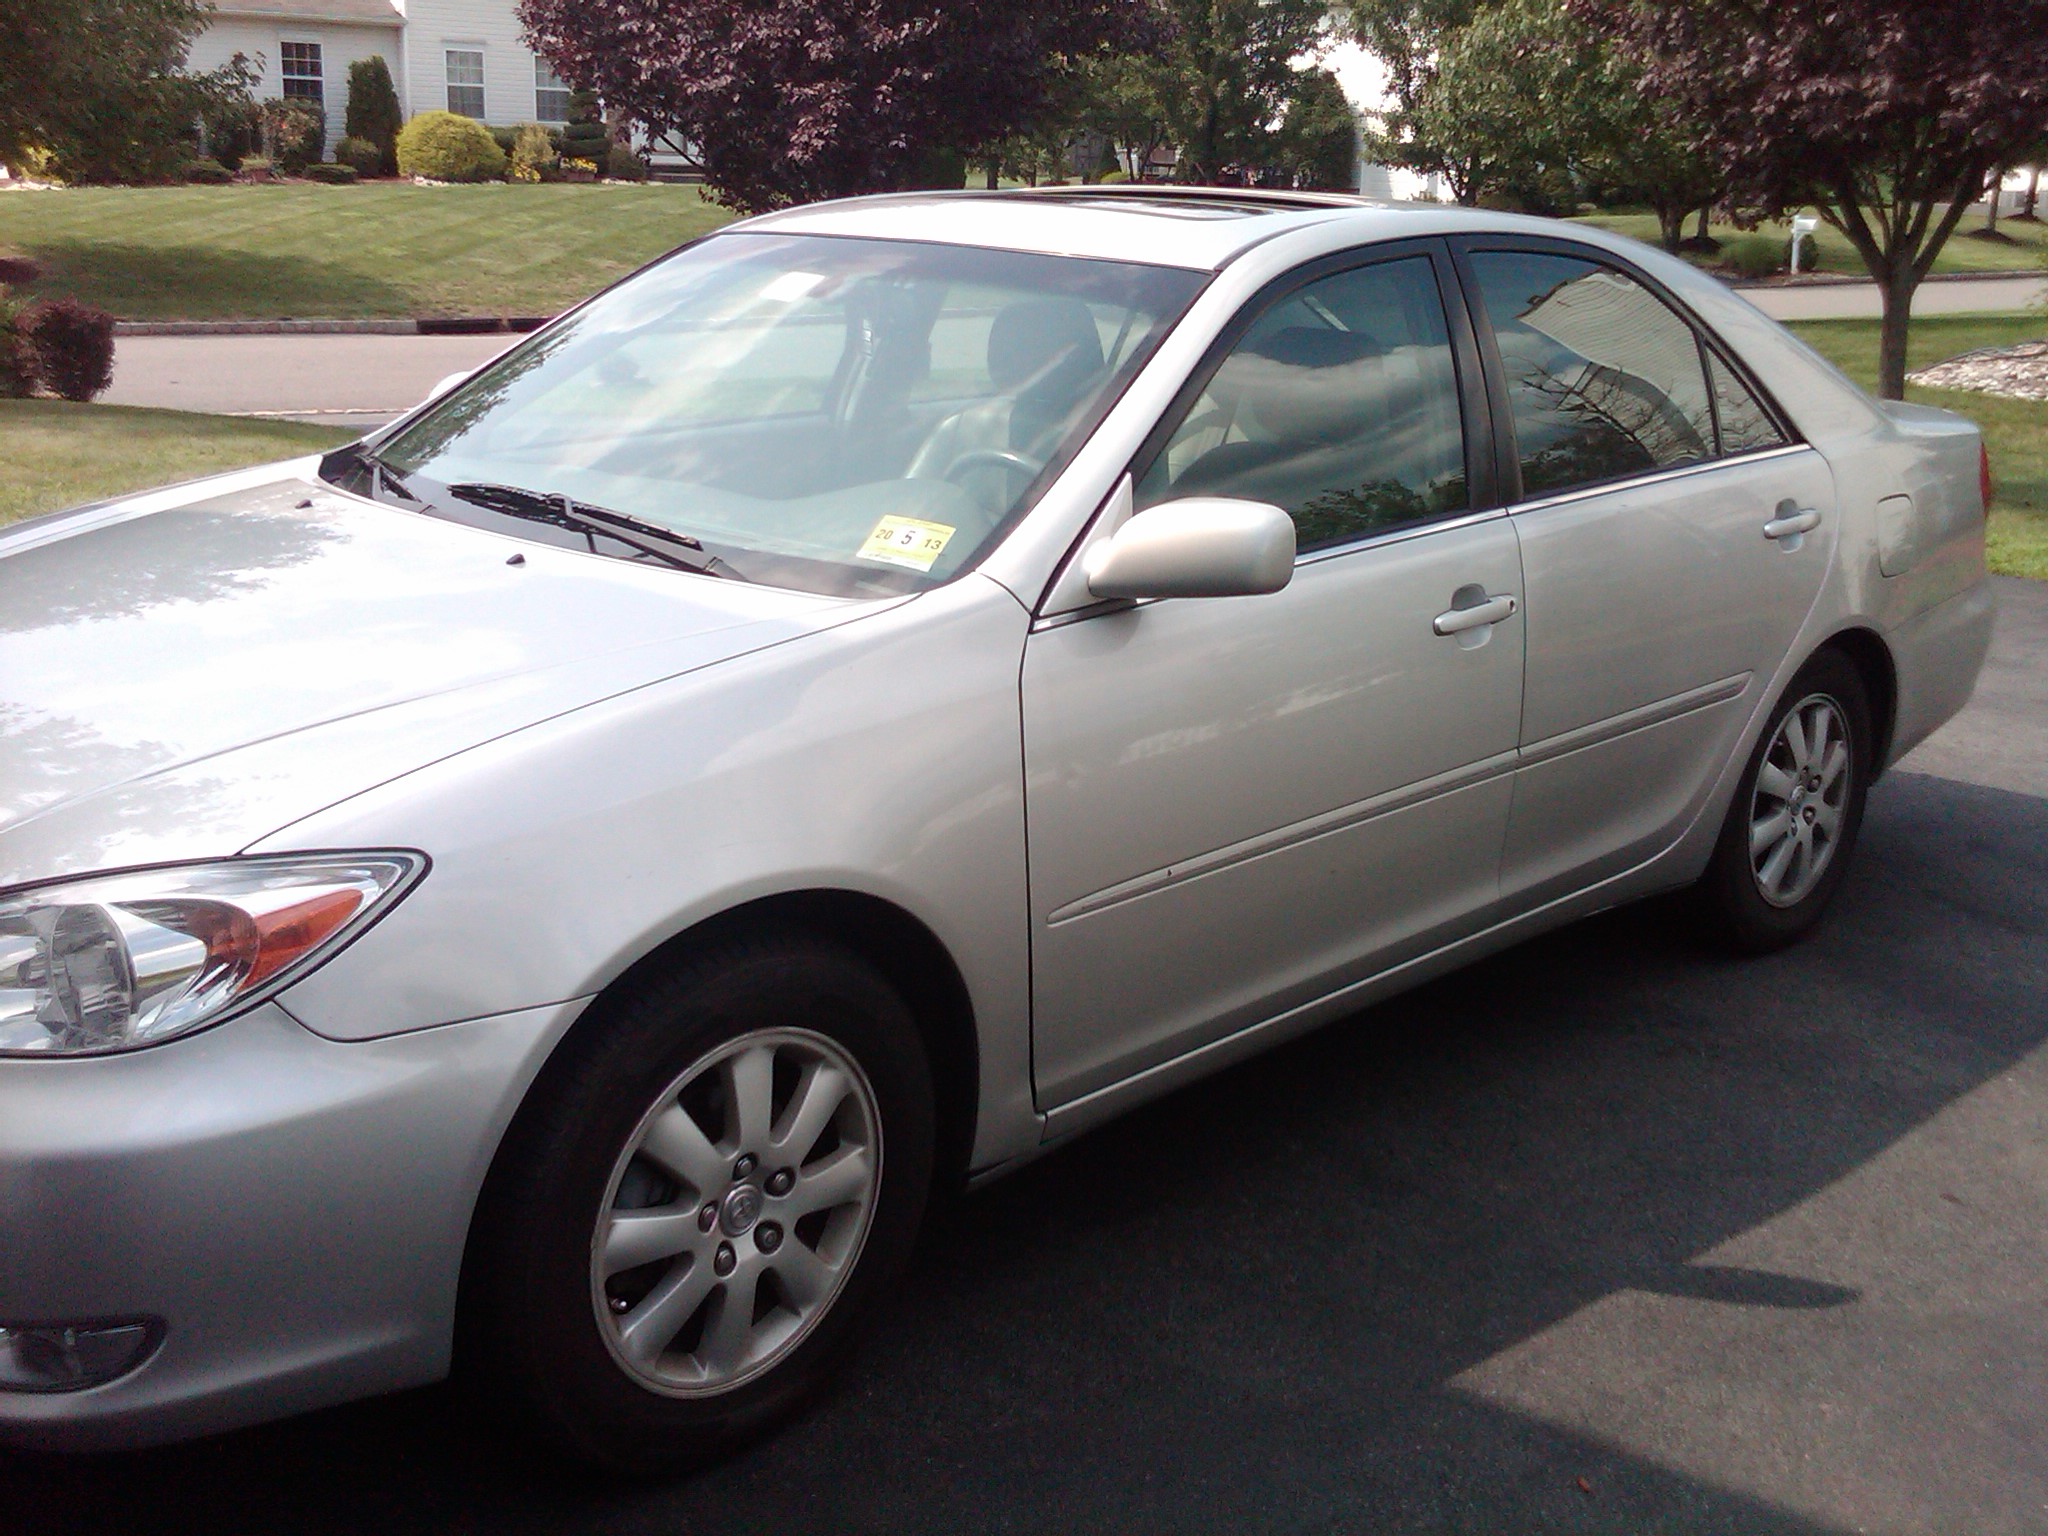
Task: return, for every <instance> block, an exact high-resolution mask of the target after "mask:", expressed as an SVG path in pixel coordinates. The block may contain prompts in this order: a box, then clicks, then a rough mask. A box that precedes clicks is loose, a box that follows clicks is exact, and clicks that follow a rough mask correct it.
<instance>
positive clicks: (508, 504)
mask: <svg viewBox="0 0 2048 1536" xmlns="http://www.w3.org/2000/svg"><path fill="white" fill-rule="evenodd" d="M448 494H449V495H450V496H454V497H456V498H458V499H460V500H462V501H466V502H468V503H469V504H470V505H471V506H476V507H482V508H483V509H484V510H485V511H487V512H502V513H504V514H505V515H506V516H507V517H521V518H525V519H526V520H527V521H528V522H534V523H548V524H551V525H552V526H554V527H556V528H567V529H569V530H571V531H572V532H575V533H580V534H582V535H584V536H585V537H586V538H588V537H590V536H591V535H593V534H595V535H599V536H601V537H603V538H607V539H616V540H618V541H619V542H620V543H621V544H627V545H630V546H632V547H633V548H634V549H637V550H639V551H640V552H641V553H642V554H645V555H652V556H653V557H654V558H655V559H657V560H660V561H664V562H665V563H667V564H669V565H672V566H674V567H675V568H676V569H677V570H680V571H691V572H693V573H695V574H697V575H699V576H726V577H730V578H732V579H733V580H735V581H745V580H746V579H747V578H746V577H745V576H743V575H742V574H741V573H740V572H739V571H737V570H735V569H734V568H733V567H732V566H730V565H728V564H726V562H725V561H723V560H721V559H719V558H718V556H716V555H713V554H708V553H706V552H705V549H704V545H703V544H702V543H701V542H700V541H699V540H697V539H694V538H692V537H691V536H690V535H689V534H687V533H678V532H676V531H675V530H674V529H672V528H664V527H662V526H661V525H660V524H658V523H649V522H644V521H642V520H641V519H640V518H637V517H634V516H632V515H631V514H630V513H626V512H614V511H612V510H611V508H609V507H598V506H593V505H591V504H590V503H589V502H587V501H577V500H576V499H575V498H574V497H571V496H565V495H563V494H562V493H561V492H559V491H556V492H552V493H550V492H547V491H530V490H528V489H527V488H526V487H525V486H523V485H491V484H486V483H483V482H477V481H471V482H466V483H464V484H461V485H451V486H449V487H448Z"/></svg>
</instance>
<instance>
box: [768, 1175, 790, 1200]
mask: <svg viewBox="0 0 2048 1536" xmlns="http://www.w3.org/2000/svg"><path fill="white" fill-rule="evenodd" d="M794 1188H796V1175H795V1174H794V1173H792V1172H790V1170H789V1169H787V1168H778V1169H776V1170H775V1171H774V1172H773V1173H771V1174H769V1175H768V1193H769V1194H771V1195H786V1194H788V1193H789V1192H790V1191H791V1190H792V1189H794Z"/></svg>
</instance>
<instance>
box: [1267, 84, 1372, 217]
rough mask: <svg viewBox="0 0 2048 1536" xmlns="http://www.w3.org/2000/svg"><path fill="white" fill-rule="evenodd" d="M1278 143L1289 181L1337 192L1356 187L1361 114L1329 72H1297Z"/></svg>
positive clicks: (1280, 166)
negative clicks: (1359, 118) (1359, 114)
mask: <svg viewBox="0 0 2048 1536" xmlns="http://www.w3.org/2000/svg"><path fill="white" fill-rule="evenodd" d="M1278 147H1279V151H1280V153H1279V157H1278V161H1279V168H1280V169H1281V171H1282V172H1283V173H1284V174H1285V176H1286V179H1287V183H1288V185H1290V186H1295V187H1309V188H1314V189H1317V190H1320V191H1337V192H1348V191H1351V190H1353V189H1354V188H1356V187H1357V185H1358V114H1357V112H1356V111H1354V110H1353V108H1352V106H1351V99H1350V98H1349V97H1348V96H1346V95H1345V94H1344V87H1343V86H1342V85H1340V84H1339V83H1338V81H1337V77H1336V76H1335V75H1334V74H1332V73H1331V72H1330V71H1329V70H1327V69H1323V68H1321V67H1320V66H1314V67H1311V68H1308V69H1303V70H1297V71H1296V72H1295V76H1294V89H1293V91H1292V92H1291V93H1290V94H1289V96H1288V99H1287V110H1286V112H1285V114H1283V115H1282V117H1281V119H1280V133H1279V146H1278Z"/></svg>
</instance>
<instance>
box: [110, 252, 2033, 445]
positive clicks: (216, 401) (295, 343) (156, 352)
mask: <svg viewBox="0 0 2048 1536" xmlns="http://www.w3.org/2000/svg"><path fill="white" fill-rule="evenodd" d="M2044 293H2048V284H2044V283H2043V282H2042V281H2041V280H2040V279H2039V278H2018V279H2014V278H1985V279H1981V280H1971V281H1967V282H1954V283H1929V284H1927V285H1926V286H1925V287H1923V288H1922V289H1921V290H1920V295H1919V297H1918V299H1917V300H1916V302H1915V305H1914V313H1916V314H1922V315H1929V314H1962V313H1971V312H1976V311H1980V310H2001V309H2006V310H2010V309H2023V308H2025V307H2026V306H2027V305H2028V304H2030V303H2033V302H2034V301H2035V300H2036V299H2038V298H2040V297H2041V296H2042V295H2043V294H2044ZM1746 294H1747V296H1748V297H1749V298H1750V299H1751V300H1752V301H1753V302H1754V303H1756V304H1757V305H1759V306H1760V307H1761V308H1762V309H1763V310H1764V312H1765V313H1766V314H1769V315H1772V316H1774V317H1775V318H1777V319H1780V320H1812V319H1821V318H1826V317H1831V316H1840V315H1870V316H1875V315H1876V314H1877V313H1878V307H1877V292H1876V290H1875V289H1874V288H1872V287H1871V286H1870V285H1869V284H1868V283H1855V284H1850V283H1844V284H1835V285H1828V286H1823V287H1810V288H1752V289H1748V290H1746ZM516 339H517V338H516V337H510V336H503V335H498V336H124V337H122V338H121V340H120V343H119V345H118V346H117V347H116V348H115V369H114V387H113V388H112V389H111V390H109V391H108V393H107V395H106V398H107V400H108V401H110V402H112V403H113V404H116V405H156V406H168V407H172V408H174V409H179V410H188V411H224V412H229V413H234V414H241V413H245V412H246V413H256V412H261V413H265V414H270V415H289V416H294V417H297V418H299V419H301V420H312V421H325V422H328V423H330V424H332V425H336V426H353V427H357V428H360V429H362V430H365V431H367V430H368V429H369V428H371V427H373V426H378V425H380V424H382V423H383V422H385V421H387V420H389V419H390V418H391V417H393V416H395V415H397V414H398V413H399V412H400V411H402V410H405V409H407V408H409V407H410V406H411V405H412V404H413V403H414V402H415V401H417V400H419V399H421V398H422V397H423V396H424V395H425V394H426V392H427V391H428V390H429V389H431V388H432V387H433V386H434V384H435V383H436V382H437V381H438V380H440V379H441V378H443V377H445V376H446V375H448V374H450V373H454V372H455V371H457V370H458V369H466V368H474V367H476V366H477V365H478V364H479V363H482V362H484V361H486V360H488V359H490V358H493V357H495V356H497V355H498V353H500V352H502V351H503V350H504V349H505V348H506V347H507V346H509V345H510V344H511V343H512V342H513V341H514V340H516Z"/></svg>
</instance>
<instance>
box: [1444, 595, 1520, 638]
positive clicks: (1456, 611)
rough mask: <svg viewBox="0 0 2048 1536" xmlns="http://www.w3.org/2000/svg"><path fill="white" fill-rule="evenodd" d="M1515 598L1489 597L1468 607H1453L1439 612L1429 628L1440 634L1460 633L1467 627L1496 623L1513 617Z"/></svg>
mask: <svg viewBox="0 0 2048 1536" xmlns="http://www.w3.org/2000/svg"><path fill="white" fill-rule="evenodd" d="M1515 607H1516V604H1515V600H1514V598H1513V597H1511V596H1501V597H1489V598H1488V599H1487V600H1486V601H1485V602H1483V603H1474V604H1473V605H1472V606H1471V607H1470V608H1453V609H1452V610H1451V611H1450V612H1449V613H1440V614H1438V615H1437V616H1436V619H1435V621H1434V622H1433V623H1431V625H1430V628H1431V629H1434V630H1435V631H1436V632H1437V633H1438V634H1440V635H1462V634H1463V633H1464V632H1465V631H1466V630H1468V629H1478V628H1480V627H1481V626H1482V625H1486V624H1498V623H1499V622H1500V621H1501V620H1502V619H1508V618H1513V617H1514V613H1515Z"/></svg>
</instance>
